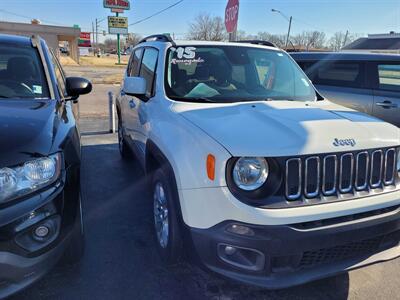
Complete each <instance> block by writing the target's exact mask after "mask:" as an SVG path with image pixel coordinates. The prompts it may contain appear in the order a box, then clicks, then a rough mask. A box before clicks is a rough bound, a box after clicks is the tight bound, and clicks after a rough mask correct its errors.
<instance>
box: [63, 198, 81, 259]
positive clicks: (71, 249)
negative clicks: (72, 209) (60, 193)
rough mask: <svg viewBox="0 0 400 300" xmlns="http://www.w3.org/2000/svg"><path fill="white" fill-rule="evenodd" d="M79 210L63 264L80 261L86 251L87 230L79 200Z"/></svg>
mask: <svg viewBox="0 0 400 300" xmlns="http://www.w3.org/2000/svg"><path fill="white" fill-rule="evenodd" d="M78 209H79V211H78V214H77V216H76V221H75V224H74V228H73V231H72V233H71V237H70V241H69V245H68V247H67V248H66V249H65V252H64V256H63V259H62V263H63V264H68V265H70V264H76V263H78V262H79V261H80V260H81V258H82V256H83V254H84V252H85V231H84V226H83V215H82V203H81V200H79V208H78Z"/></svg>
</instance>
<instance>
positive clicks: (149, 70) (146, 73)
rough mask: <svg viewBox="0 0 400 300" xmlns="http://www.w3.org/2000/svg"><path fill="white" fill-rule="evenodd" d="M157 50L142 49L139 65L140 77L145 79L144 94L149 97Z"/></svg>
mask: <svg viewBox="0 0 400 300" xmlns="http://www.w3.org/2000/svg"><path fill="white" fill-rule="evenodd" d="M157 59H158V51H157V50H156V49H153V48H147V49H146V50H145V51H144V54H143V59H142V65H141V67H140V75H139V76H140V77H143V78H144V79H146V83H147V90H146V96H147V97H151V96H152V95H153V86H154V77H155V76H154V75H155V71H156V66H157Z"/></svg>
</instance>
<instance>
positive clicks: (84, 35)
mask: <svg viewBox="0 0 400 300" xmlns="http://www.w3.org/2000/svg"><path fill="white" fill-rule="evenodd" d="M78 47H86V48H90V47H92V43H91V42H90V32H81V34H80V36H79V42H78Z"/></svg>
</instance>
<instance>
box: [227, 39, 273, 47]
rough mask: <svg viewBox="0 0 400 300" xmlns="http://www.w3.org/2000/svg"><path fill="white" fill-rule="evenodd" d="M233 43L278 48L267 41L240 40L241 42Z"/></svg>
mask: <svg viewBox="0 0 400 300" xmlns="http://www.w3.org/2000/svg"><path fill="white" fill-rule="evenodd" d="M234 43H248V44H254V45H262V46H268V47H274V48H278V47H277V46H276V45H275V44H274V43H271V42H268V41H263V40H242V41H235V42H234Z"/></svg>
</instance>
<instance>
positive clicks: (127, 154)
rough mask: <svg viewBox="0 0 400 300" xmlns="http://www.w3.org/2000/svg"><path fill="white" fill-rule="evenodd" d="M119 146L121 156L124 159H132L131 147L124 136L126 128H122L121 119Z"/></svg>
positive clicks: (119, 122) (119, 123) (119, 124)
mask: <svg viewBox="0 0 400 300" xmlns="http://www.w3.org/2000/svg"><path fill="white" fill-rule="evenodd" d="M118 148H119V153H120V154H121V157H122V158H123V159H131V158H132V153H131V151H130V150H129V147H128V145H127V144H126V141H125V138H124V130H123V128H122V124H121V121H118Z"/></svg>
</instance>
